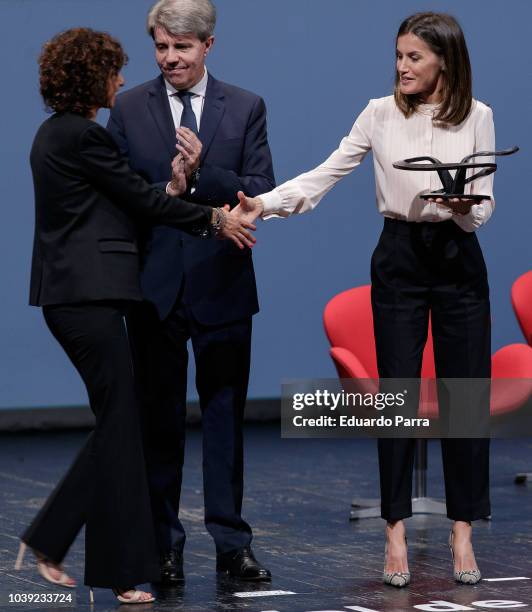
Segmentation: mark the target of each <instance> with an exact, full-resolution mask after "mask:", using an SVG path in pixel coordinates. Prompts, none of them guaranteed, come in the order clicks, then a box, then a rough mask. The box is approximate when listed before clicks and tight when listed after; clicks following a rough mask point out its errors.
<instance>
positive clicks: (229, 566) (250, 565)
mask: <svg viewBox="0 0 532 612" xmlns="http://www.w3.org/2000/svg"><path fill="white" fill-rule="evenodd" d="M216 571H217V572H225V573H227V574H229V575H230V576H232V577H233V578H240V580H254V581H256V582H262V581H266V580H271V579H272V575H271V572H270V570H268V569H266V568H265V567H263V566H262V565H261V564H260V563H259V562H258V561H257V559H255V555H254V554H253V551H252V550H251V548H250V547H249V546H246V547H244V548H240V549H239V550H233V551H231V552H228V553H223V554H219V555H217V556H216Z"/></svg>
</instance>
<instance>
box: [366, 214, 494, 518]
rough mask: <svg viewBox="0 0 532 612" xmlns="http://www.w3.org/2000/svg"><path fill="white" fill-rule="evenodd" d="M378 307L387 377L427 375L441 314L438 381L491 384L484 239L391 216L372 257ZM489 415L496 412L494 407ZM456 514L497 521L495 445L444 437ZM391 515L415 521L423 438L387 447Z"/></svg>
mask: <svg viewBox="0 0 532 612" xmlns="http://www.w3.org/2000/svg"><path fill="white" fill-rule="evenodd" d="M371 282H372V289H371V300H372V309H373V321H374V333H375V342H376V350H377V364H378V370H379V376H380V377H381V378H418V377H419V376H420V374H421V362H422V355H423V348H424V346H425V342H426V339H427V332H428V322H429V312H430V314H431V322H432V335H433V341H434V358H435V366H436V376H437V377H438V378H444V377H445V378H489V377H490V375H491V350H490V349H491V347H490V304H489V288H488V282H487V274H486V266H485V264H484V259H483V256H482V251H481V249H480V246H479V244H478V240H477V237H476V235H475V234H474V233H468V232H464V231H463V230H462V229H460V227H459V226H458V225H457V224H456V223H454V222H453V221H444V222H439V223H427V222H425V223H408V222H406V221H398V220H393V219H385V222H384V229H383V232H382V234H381V236H380V239H379V242H378V244H377V247H376V249H375V251H374V253H373V257H372V260H371ZM487 410H489V406H488V407H487ZM441 447H442V457H443V470H444V479H445V493H446V502H447V515H448V517H449V518H450V519H452V520H460V521H472V520H475V519H479V518H484V517H486V516H488V515H489V514H490V501H489V440H488V439H484V438H479V439H442V441H441ZM378 449H379V470H380V486H381V514H382V517H383V518H384V519H386V520H388V521H396V520H399V519H403V518H406V517H408V516H411V515H412V504H411V498H412V472H413V464H414V451H415V440H412V439H381V440H379V441H378Z"/></svg>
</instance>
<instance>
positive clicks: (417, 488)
mask: <svg viewBox="0 0 532 612" xmlns="http://www.w3.org/2000/svg"><path fill="white" fill-rule="evenodd" d="M427 465H428V462H427V440H426V439H420V440H417V441H416V458H415V463H414V497H413V498H412V514H442V515H444V516H445V515H446V514H447V506H446V505H445V502H443V501H441V500H439V499H433V498H432V497H427ZM351 506H352V508H351V512H350V515H349V518H350V520H352V521H355V520H358V519H363V518H377V517H380V515H381V509H380V500H378V499H354V500H353V501H352V502H351Z"/></svg>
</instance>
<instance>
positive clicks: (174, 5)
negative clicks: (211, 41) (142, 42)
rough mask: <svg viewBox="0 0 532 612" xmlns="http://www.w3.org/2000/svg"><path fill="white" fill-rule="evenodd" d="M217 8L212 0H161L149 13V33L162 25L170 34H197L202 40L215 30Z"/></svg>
mask: <svg viewBox="0 0 532 612" xmlns="http://www.w3.org/2000/svg"><path fill="white" fill-rule="evenodd" d="M215 25H216V9H215V7H214V5H213V3H212V2H211V0H159V1H158V2H156V3H155V4H154V5H153V6H152V7H151V9H150V12H149V13H148V21H147V29H148V34H149V35H150V36H151V37H152V38H153V37H154V32H155V28H156V27H157V26H161V27H162V28H164V29H165V30H166V31H167V32H169V33H170V34H173V35H174V36H179V35H181V34H195V35H196V36H197V37H198V38H199V39H200V40H201V41H205V40H207V38H209V36H212V34H213V32H214V26H215Z"/></svg>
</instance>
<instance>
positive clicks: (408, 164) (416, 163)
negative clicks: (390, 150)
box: [393, 147, 519, 202]
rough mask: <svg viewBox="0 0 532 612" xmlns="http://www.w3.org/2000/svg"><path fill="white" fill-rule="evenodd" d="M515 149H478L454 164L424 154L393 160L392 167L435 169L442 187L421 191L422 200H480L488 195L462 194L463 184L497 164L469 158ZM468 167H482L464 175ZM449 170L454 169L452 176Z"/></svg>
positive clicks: (493, 168)
mask: <svg viewBox="0 0 532 612" xmlns="http://www.w3.org/2000/svg"><path fill="white" fill-rule="evenodd" d="M517 151H519V147H512V148H511V149H504V150H503V151H479V152H478V153H472V154H471V155H466V157H464V159H462V161H461V162H459V163H455V164H443V163H442V162H440V161H439V160H437V159H436V158H434V157H430V156H428V155H424V156H422V157H411V158H409V159H404V160H402V161H398V162H395V163H394V164H393V167H394V168H397V169H398V170H418V171H422V172H434V171H436V172H437V173H438V176H439V177H440V180H441V183H442V185H443V189H439V190H437V191H430V192H428V193H422V194H421V195H420V196H419V197H420V198H422V199H423V200H435V199H436V198H441V199H442V200H450V199H452V198H467V199H468V200H475V201H476V202H480V201H481V200H489V199H490V196H489V195H482V194H479V193H471V194H469V193H468V194H464V189H465V186H466V185H467V184H468V183H471V182H472V181H474V180H476V179H478V178H481V177H483V176H489V175H490V174H492V173H493V172H495V170H497V164H496V163H495V162H472V161H471V160H472V159H474V158H475V157H494V156H500V155H512V154H513V153H517ZM426 162H429V163H426ZM470 168H482V170H480V172H476V173H475V174H473V175H472V176H469V177H466V174H467V171H468V170H469V169H470ZM450 170H456V173H455V175H454V177H453V176H452V174H451V172H450Z"/></svg>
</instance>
